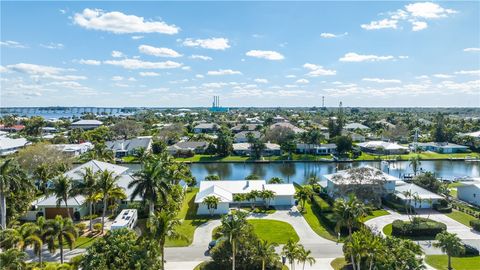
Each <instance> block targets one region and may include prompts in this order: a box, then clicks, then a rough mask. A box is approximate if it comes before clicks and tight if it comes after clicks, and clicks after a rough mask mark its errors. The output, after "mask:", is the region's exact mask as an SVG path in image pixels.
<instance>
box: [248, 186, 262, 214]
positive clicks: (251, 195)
mask: <svg viewBox="0 0 480 270" xmlns="http://www.w3.org/2000/svg"><path fill="white" fill-rule="evenodd" d="M258 197H260V191H259V190H252V191H250V192H248V193H247V194H245V198H246V199H247V200H248V201H249V202H250V206H251V208H252V210H253V209H255V202H256V201H257V198H258Z"/></svg>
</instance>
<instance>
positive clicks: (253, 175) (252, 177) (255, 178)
mask: <svg viewBox="0 0 480 270" xmlns="http://www.w3.org/2000/svg"><path fill="white" fill-rule="evenodd" d="M260 178H261V177H260V176H258V175H256V174H254V173H252V174H250V175H248V176H247V177H245V180H258V179H260Z"/></svg>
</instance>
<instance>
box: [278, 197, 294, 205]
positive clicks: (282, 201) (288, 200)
mask: <svg viewBox="0 0 480 270" xmlns="http://www.w3.org/2000/svg"><path fill="white" fill-rule="evenodd" d="M273 205H292V196H277V197H275V200H274V201H273Z"/></svg>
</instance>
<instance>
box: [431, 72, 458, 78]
mask: <svg viewBox="0 0 480 270" xmlns="http://www.w3.org/2000/svg"><path fill="white" fill-rule="evenodd" d="M433 77H435V78H440V79H449V78H452V77H454V76H452V75H448V74H440V73H438V74H433Z"/></svg>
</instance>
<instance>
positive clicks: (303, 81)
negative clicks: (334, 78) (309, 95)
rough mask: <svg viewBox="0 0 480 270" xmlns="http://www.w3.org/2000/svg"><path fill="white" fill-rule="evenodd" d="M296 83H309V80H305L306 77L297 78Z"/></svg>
mask: <svg viewBox="0 0 480 270" xmlns="http://www.w3.org/2000/svg"><path fill="white" fill-rule="evenodd" d="M296 83H302V84H307V83H310V81H309V80H307V79H298V80H297V81H296Z"/></svg>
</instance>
